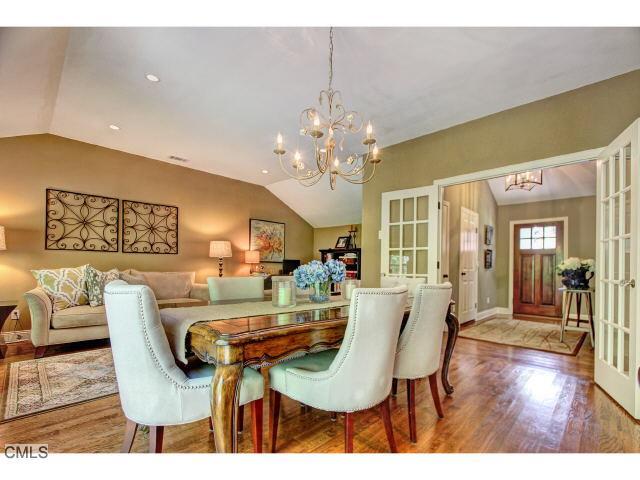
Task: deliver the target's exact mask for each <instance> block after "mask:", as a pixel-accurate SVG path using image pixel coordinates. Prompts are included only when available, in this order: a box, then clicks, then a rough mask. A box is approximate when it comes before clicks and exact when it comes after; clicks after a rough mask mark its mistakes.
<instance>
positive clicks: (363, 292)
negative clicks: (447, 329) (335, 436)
mask: <svg viewBox="0 0 640 480" xmlns="http://www.w3.org/2000/svg"><path fill="white" fill-rule="evenodd" d="M396 288H397V287H396ZM400 293H404V292H381V291H380V290H379V289H377V288H363V289H361V290H360V291H359V292H357V293H356V296H355V305H354V308H353V309H354V316H353V317H354V328H353V335H351V338H350V339H349V344H348V345H347V352H346V353H345V355H344V358H343V359H342V361H341V362H340V364H339V365H338V367H337V368H336V370H335V372H333V373H332V374H331V375H329V376H327V377H324V378H309V377H306V376H303V375H300V374H298V373H294V372H290V371H285V374H289V375H293V376H295V377H298V378H301V379H304V380H306V381H310V382H324V381H326V380H329V379H331V378H333V377H334V376H336V375H337V374H338V372H339V371H340V368H341V367H342V365H343V364H344V362H345V361H346V360H347V357H348V356H349V352H350V351H351V345H352V344H353V339H354V338H355V336H356V329H357V328H358V322H357V320H356V319H357V318H358V315H357V314H355V313H357V311H358V301H359V300H360V296H361V295H372V296H381V297H382V296H385V295H398V294H400ZM281 393H284V392H281ZM383 400H384V399H383ZM379 404H380V401H377V402H375V403H372V404H371V405H368V406H364V407H362V408H359V409H358V410H352V411H350V412H349V413H351V412H358V411H361V410H368V409H369V408H373V407H375V406H376V405H379ZM309 406H310V407H313V405H312V404H309Z"/></svg>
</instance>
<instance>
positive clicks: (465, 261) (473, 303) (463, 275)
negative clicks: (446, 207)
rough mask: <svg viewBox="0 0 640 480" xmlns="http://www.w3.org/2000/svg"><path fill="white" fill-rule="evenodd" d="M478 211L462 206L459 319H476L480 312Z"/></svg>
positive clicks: (463, 320)
mask: <svg viewBox="0 0 640 480" xmlns="http://www.w3.org/2000/svg"><path fill="white" fill-rule="evenodd" d="M478 223H479V217H478V213H477V212H474V211H473V210H469V209H468V208H465V207H460V256H459V259H460V267H459V271H460V275H459V279H458V303H459V306H458V319H459V320H460V322H461V323H462V322H468V321H469V320H474V319H475V318H476V316H477V314H478Z"/></svg>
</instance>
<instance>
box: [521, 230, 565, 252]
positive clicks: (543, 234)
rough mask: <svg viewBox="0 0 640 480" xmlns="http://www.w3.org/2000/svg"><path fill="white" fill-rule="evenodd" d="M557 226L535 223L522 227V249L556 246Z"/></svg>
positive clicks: (553, 247)
mask: <svg viewBox="0 0 640 480" xmlns="http://www.w3.org/2000/svg"><path fill="white" fill-rule="evenodd" d="M556 235H557V232H556V226H555V225H547V226H544V225H535V226H533V227H523V228H521V229H520V250H543V249H555V248H556Z"/></svg>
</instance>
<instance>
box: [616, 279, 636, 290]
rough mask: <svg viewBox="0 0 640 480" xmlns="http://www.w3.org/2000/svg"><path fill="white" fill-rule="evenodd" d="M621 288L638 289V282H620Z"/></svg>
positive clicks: (632, 280)
mask: <svg viewBox="0 0 640 480" xmlns="http://www.w3.org/2000/svg"><path fill="white" fill-rule="evenodd" d="M620 286H621V287H631V288H636V281H635V280H634V279H631V280H627V281H624V280H623V281H622V282H620Z"/></svg>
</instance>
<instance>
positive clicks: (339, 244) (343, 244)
mask: <svg viewBox="0 0 640 480" xmlns="http://www.w3.org/2000/svg"><path fill="white" fill-rule="evenodd" d="M350 242H351V236H350V235H349V236H346V237H338V240H337V241H336V246H335V248H349V244H350Z"/></svg>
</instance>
